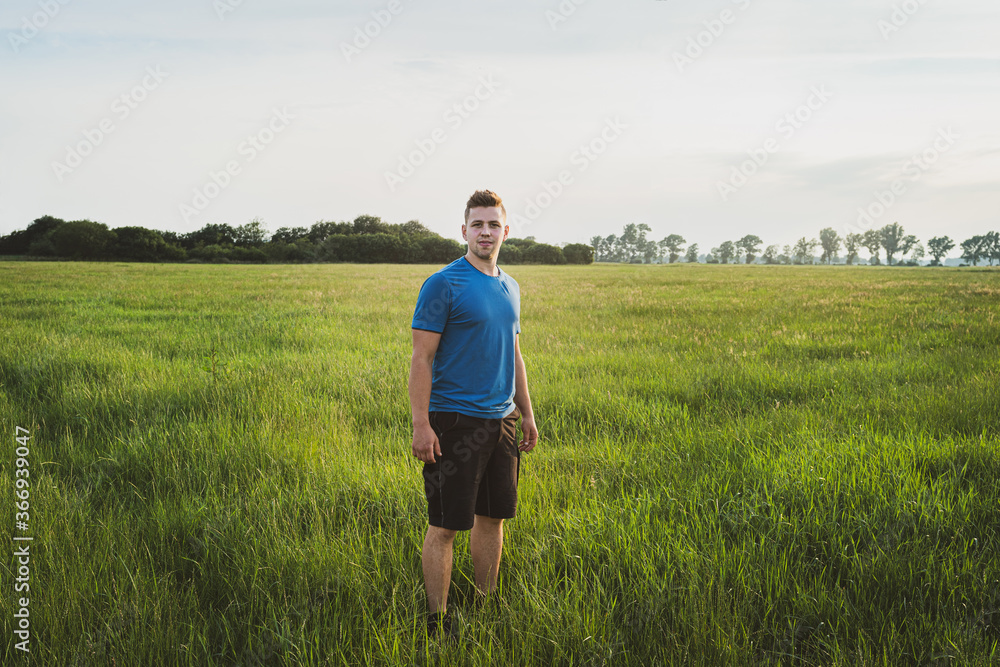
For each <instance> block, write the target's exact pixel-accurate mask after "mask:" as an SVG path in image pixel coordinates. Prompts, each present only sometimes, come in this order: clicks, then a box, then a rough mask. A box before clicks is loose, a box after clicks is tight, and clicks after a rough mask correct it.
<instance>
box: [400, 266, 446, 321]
mask: <svg viewBox="0 0 1000 667" xmlns="http://www.w3.org/2000/svg"><path fill="white" fill-rule="evenodd" d="M450 312H451V285H449V284H448V280H447V279H446V278H445V277H444V276H442V275H441V274H440V273H435V274H433V275H431V277H430V278H428V279H427V280H425V281H424V284H423V286H421V288H420V295H419V296H418V297H417V307H416V308H415V309H414V311H413V323H412V324H411V325H410V326H411V327H412V328H414V329H424V330H426V331H433V332H435V333H442V332H443V331H444V325H445V324H446V323H447V322H448V313H450Z"/></svg>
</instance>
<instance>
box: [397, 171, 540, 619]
mask: <svg viewBox="0 0 1000 667" xmlns="http://www.w3.org/2000/svg"><path fill="white" fill-rule="evenodd" d="M509 231H510V230H509V227H508V226H507V213H506V211H505V209H504V206H503V202H502V201H501V200H500V197H498V196H497V195H496V194H495V193H493V192H490V191H489V190H479V191H477V192H476V193H475V194H473V195H472V197H471V198H469V201H468V203H467V204H466V208H465V224H463V225H462V237H463V238H464V239H465V240H466V241H467V242H468V244H469V250H468V252H467V253H466V254H465V256H464V257H462V258H460V259H457V260H455V261H454V262H452V263H451V264H449V265H448V266H446V267H444V268H443V269H441V270H440V271H438V272H437V273H435V274H433V275H432V276H431V277H429V278H428V279H427V280H426V281H425V282H424V284H423V286H422V287H421V288H420V295H419V297H418V298H417V306H416V309H415V311H414V314H413V323H412V328H413V358H412V360H411V363H410V380H409V393H410V408H411V410H412V413H413V455H414V456H416V457H417V458H418V459H420V460H421V461H423V462H424V464H425V465H424V471H423V477H424V491H425V493H426V495H427V509H428V519H429V523H430V525H429V526H428V528H427V535H426V537H425V538H424V546H423V554H422V563H423V570H424V586H425V588H426V590H427V604H428V607H429V612H430V615H429V616H428V629H429V630H430V631H436V630H438V629H443V630H445V631H450V627H449V621H448V617H447V615H446V614H447V609H448V588H449V586H450V584H451V567H452V545H453V543H454V540H455V535H456V534H457V533H458V531H464V530H470V529H471V531H472V532H471V534H470V536H469V548H470V551H471V552H472V562H473V568H474V570H475V578H476V590H477V593H478V594H479V595H481V596H483V597H484V598H485V596H487V595H489V594H490V593H491V592H492V591H493V590H494V589H495V588H496V583H497V573H498V571H499V569H500V553H501V551H502V549H503V520H504V519H509V518H513V516H514V513H515V510H516V508H517V478H518V469H519V463H520V456H521V452H530V451H531V450H532V449H533V448H534V447H535V444H536V443H537V442H538V429H537V428H536V426H535V417H534V413H533V412H532V409H531V398H530V397H529V396H528V379H527V375H526V374H525V370H524V361H523V360H522V359H521V348H520V346H519V344H518V334H519V333H520V332H521V326H520V311H521V300H520V288H519V287H518V285H517V283H516V282H515V281H514V279H513V278H511V277H510V276H509V275H507V274H506V273H504V272H503V271H501V270H500V269H499V268H498V267H497V255H498V254H499V253H500V245H501V244H502V243H503V242H504V240H505V239H506V238H507V234H508V233H509ZM518 416H520V417H521V431H522V438H521V441H520V442H517V441H516V424H517V418H518Z"/></svg>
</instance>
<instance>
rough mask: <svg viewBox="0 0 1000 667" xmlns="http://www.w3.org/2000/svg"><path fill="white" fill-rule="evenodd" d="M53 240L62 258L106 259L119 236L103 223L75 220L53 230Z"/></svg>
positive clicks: (57, 252)
mask: <svg viewBox="0 0 1000 667" xmlns="http://www.w3.org/2000/svg"><path fill="white" fill-rule="evenodd" d="M51 238H52V244H53V246H54V247H55V251H56V254H57V255H58V256H60V257H67V258H69V259H104V258H105V257H107V256H108V255H110V254H111V251H112V250H113V247H114V244H115V241H116V238H117V236H116V235H115V233H114V232H113V231H111V230H110V229H108V226H107V225H105V224H103V223H100V222H93V221H91V220H74V221H73V222H64V223H63V224H61V225H59V226H58V227H56V228H55V229H53V230H52V236H51Z"/></svg>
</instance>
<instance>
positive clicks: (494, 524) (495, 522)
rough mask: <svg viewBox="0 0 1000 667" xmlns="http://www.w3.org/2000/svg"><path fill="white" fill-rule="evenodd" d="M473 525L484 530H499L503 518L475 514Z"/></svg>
mask: <svg viewBox="0 0 1000 667" xmlns="http://www.w3.org/2000/svg"><path fill="white" fill-rule="evenodd" d="M475 527H476V528H480V529H484V530H500V529H501V528H502V527H503V519H494V518H493V517H489V516H484V515H482V514H477V515H476V525H475Z"/></svg>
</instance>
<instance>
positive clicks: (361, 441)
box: [0, 262, 1000, 667]
mask: <svg viewBox="0 0 1000 667" xmlns="http://www.w3.org/2000/svg"><path fill="white" fill-rule="evenodd" d="M437 268H438V267H431V266H385V265H381V266H379V265H367V266H362V265H301V266H232V265H227V266H223V265H218V266H216V265H154V264H149V265H142V264H96V263H95V264H86V263H21V262H3V263H0V333H2V337H3V346H2V349H0V424H2V429H3V442H4V443H5V445H4V447H3V449H2V451H0V489H2V496H0V497H2V498H3V499H4V502H3V503H2V510H0V525H3V526H4V527H5V530H8V529H9V530H10V532H11V534H17V531H15V529H14V526H15V517H14V513H15V509H14V504H13V500H14V492H15V486H14V481H15V477H14V474H15V473H14V469H15V468H14V459H15V455H14V450H15V446H16V443H15V441H14V436H15V428H16V426H21V427H24V428H27V429H29V431H30V433H31V446H30V447H31V454H30V457H29V459H30V473H31V477H30V483H31V486H30V492H31V511H30V514H31V523H30V528H29V531H28V533H29V534H30V535H32V536H34V538H35V539H34V542H33V543H32V546H31V550H32V559H31V580H30V586H31V594H30V598H31V602H30V611H31V617H30V621H31V654H30V657H29V656H24V655H23V654H22V653H21V652H20V651H17V650H15V648H14V643H15V641H17V640H16V639H15V638H14V635H13V629H14V627H15V619H14V618H13V614H14V610H15V600H16V598H17V597H19V595H20V594H15V593H14V589H13V577H14V576H15V573H16V571H17V565H16V560H15V558H14V557H13V555H12V553H13V547H8V552H7V553H5V554H4V556H3V557H2V558H0V574H2V577H0V582H2V584H0V585H2V589H3V590H2V595H0V630H2V632H3V635H4V638H5V639H6V642H4V645H3V649H2V662H3V664H5V665H14V664H28V663H29V662H30V663H31V664H37V665H118V666H123V665H175V664H176V665H211V664H219V665H237V664H238V665H438V664H439V665H491V666H493V665H511V666H513V665H518V666H520V665H574V666H576V665H580V666H582V665H608V666H612V665H615V666H617V665H803V666H804V665H817V666H819V665H823V666H827V665H844V666H847V665H850V666H852V667H854V666H864V665H880V666H898V665H921V666H922V665H935V666H936V665H982V666H986V665H997V664H1000V483H998V477H1000V271H991V270H986V269H979V270H977V269H928V268H922V269H921V268H913V269H908V268H885V267H883V268H878V267H856V268H853V267H765V266H750V267H738V266H728V267H727V266H686V265H675V266H627V265H594V266H586V267H550V266H544V267H543V266H517V267H511V268H510V271H509V273H510V274H511V275H513V276H514V277H515V278H516V279H517V280H518V282H519V283H520V285H521V293H522V314H521V315H522V332H523V333H522V335H521V348H522V351H523V354H524V357H525V362H526V365H527V369H528V380H529V386H530V389H531V394H532V399H533V404H534V408H535V412H536V415H537V418H538V423H539V428H540V431H541V440H540V444H539V445H538V447H537V449H536V450H535V451H534V452H533V453H531V454H529V455H526V456H525V457H524V459H523V460H522V465H521V475H522V477H521V494H520V502H519V512H520V516H519V517H517V518H516V519H514V520H512V521H510V522H509V523H508V524H507V531H506V533H507V534H506V543H505V552H504V560H503V562H502V564H501V573H500V576H501V587H502V590H501V593H500V596H499V599H498V600H497V602H496V604H495V605H494V606H492V607H489V608H487V609H484V610H478V611H477V610H475V609H473V608H472V606H471V600H472V592H473V584H472V581H471V578H472V564H471V559H470V557H469V553H468V546H467V545H468V542H467V539H465V538H464V537H463V536H460V537H459V539H458V540H457V541H456V565H455V569H454V573H453V584H452V590H451V596H450V607H451V610H452V611H453V612H454V613H455V614H456V615H457V616H458V617H459V620H460V626H461V637H460V639H459V640H458V641H457V642H455V643H442V642H440V641H437V640H433V639H428V637H427V636H426V632H425V625H424V615H425V610H426V607H425V600H424V592H423V582H422V575H421V569H420V559H419V549H420V544H421V542H422V539H423V532H424V529H425V526H426V518H425V511H426V510H425V504H424V499H423V488H422V482H421V480H420V464H419V462H417V461H416V460H415V459H414V458H413V457H412V455H411V454H410V434H411V430H410V415H409V404H408V399H407V393H406V381H407V373H408V369H409V356H410V327H409V325H410V317H411V316H412V312H413V305H414V303H415V299H416V295H417V291H418V289H419V287H420V285H421V282H422V281H423V279H424V278H425V277H426V276H427V275H429V274H430V273H431V272H432V271H434V270H436V269H437ZM488 354H489V350H481V351H479V352H478V353H477V356H488Z"/></svg>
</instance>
